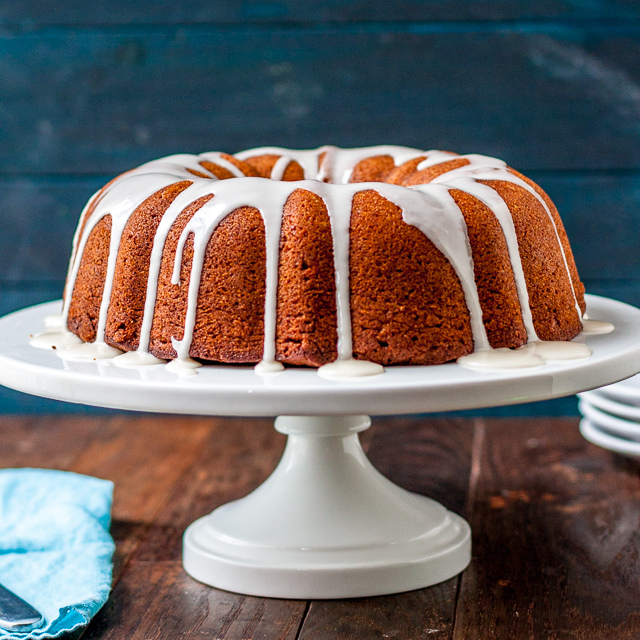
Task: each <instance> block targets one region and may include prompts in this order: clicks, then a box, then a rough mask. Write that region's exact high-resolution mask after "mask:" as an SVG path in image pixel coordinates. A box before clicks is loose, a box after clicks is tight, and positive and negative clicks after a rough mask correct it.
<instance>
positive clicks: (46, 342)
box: [29, 327, 83, 349]
mask: <svg viewBox="0 0 640 640" xmlns="http://www.w3.org/2000/svg"><path fill="white" fill-rule="evenodd" d="M29 344H30V345H31V346H32V347H36V349H64V348H65V347H69V346H71V345H74V344H83V343H82V340H80V338H78V336H76V335H75V334H73V333H71V331H67V330H66V329H63V328H62V327H51V328H49V329H46V330H45V331H42V332H40V333H36V335H34V336H33V338H31V340H29Z"/></svg>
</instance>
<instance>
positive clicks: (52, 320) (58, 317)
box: [44, 313, 64, 329]
mask: <svg viewBox="0 0 640 640" xmlns="http://www.w3.org/2000/svg"><path fill="white" fill-rule="evenodd" d="M44 326H45V327H47V329H53V328H58V327H62V326H64V319H63V317H62V314H61V313H52V314H51V315H50V316H47V317H46V318H45V319H44Z"/></svg>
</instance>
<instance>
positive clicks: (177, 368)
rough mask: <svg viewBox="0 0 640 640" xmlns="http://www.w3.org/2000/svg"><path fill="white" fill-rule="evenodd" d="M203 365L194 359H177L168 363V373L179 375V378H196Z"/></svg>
mask: <svg viewBox="0 0 640 640" xmlns="http://www.w3.org/2000/svg"><path fill="white" fill-rule="evenodd" d="M201 366H202V365H201V364H200V363H199V362H197V361H196V360H193V359H192V358H176V359H175V360H171V361H170V362H167V367H166V368H167V371H171V372H172V373H177V374H178V375H179V376H195V375H196V374H197V373H198V372H197V371H196V369H199V368H200V367H201Z"/></svg>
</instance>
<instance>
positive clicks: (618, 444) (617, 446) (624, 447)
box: [580, 418, 640, 459]
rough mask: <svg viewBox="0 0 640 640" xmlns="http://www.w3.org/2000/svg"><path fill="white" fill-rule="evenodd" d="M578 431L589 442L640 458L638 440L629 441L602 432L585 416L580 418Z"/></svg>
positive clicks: (639, 443)
mask: <svg viewBox="0 0 640 640" xmlns="http://www.w3.org/2000/svg"><path fill="white" fill-rule="evenodd" d="M580 433H581V434H582V437H583V438H584V439H585V440H587V441H588V442H590V443H591V444H595V445H596V446H598V447H602V448H603V449H607V450H608V451H613V452H614V453H619V454H621V455H624V456H627V457H630V458H636V459H640V442H631V441H629V440H625V439H624V438H618V437H617V436H611V435H609V434H607V433H604V432H603V431H601V430H600V429H598V427H596V426H595V425H594V424H593V423H592V422H591V421H590V420H588V419H587V418H582V420H580Z"/></svg>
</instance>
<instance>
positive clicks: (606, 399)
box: [578, 374, 640, 459]
mask: <svg viewBox="0 0 640 640" xmlns="http://www.w3.org/2000/svg"><path fill="white" fill-rule="evenodd" d="M578 395H579V396H580V403H579V404H578V409H579V410H580V413H581V414H582V415H583V418H582V421H581V422H580V432H581V433H582V435H583V436H584V437H585V438H586V439H587V440H588V441H589V442H592V443H593V444H597V445H598V446H600V447H604V448H605V449H609V450H610V451H615V452H616V453H620V454H622V455H624V456H627V457H629V458H637V459H640V374H638V375H637V376H634V377H633V378H629V379H628V380H623V381H622V382H617V383H616V384H610V385H609V386H607V387H602V388H600V389H594V390H593V391H585V392H584V393H580V394H578Z"/></svg>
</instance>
